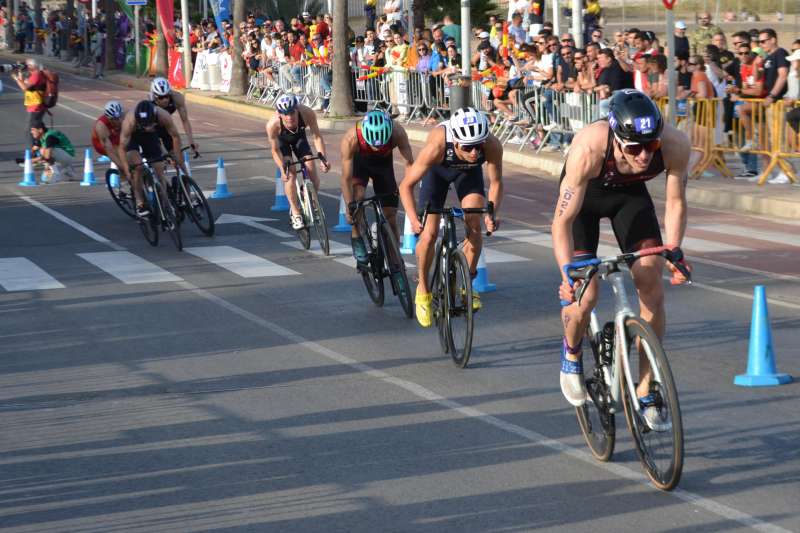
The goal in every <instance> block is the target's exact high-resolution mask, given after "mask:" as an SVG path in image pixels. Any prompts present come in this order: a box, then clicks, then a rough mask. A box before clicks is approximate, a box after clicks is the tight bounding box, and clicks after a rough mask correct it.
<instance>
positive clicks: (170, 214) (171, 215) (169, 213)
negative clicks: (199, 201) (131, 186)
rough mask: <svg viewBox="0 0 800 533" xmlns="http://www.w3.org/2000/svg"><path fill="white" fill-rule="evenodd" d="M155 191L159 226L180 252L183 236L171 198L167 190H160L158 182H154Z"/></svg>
mask: <svg viewBox="0 0 800 533" xmlns="http://www.w3.org/2000/svg"><path fill="white" fill-rule="evenodd" d="M153 181H155V180H153ZM155 191H156V194H155V198H156V202H157V203H158V212H159V213H160V218H161V228H162V229H163V231H166V232H167V233H169V236H170V238H171V239H172V242H173V244H175V248H177V249H178V251H179V252H180V251H182V250H183V238H182V237H181V224H180V222H178V217H177V214H176V210H175V205H174V204H173V203H172V200H171V199H170V197H169V196H170V195H169V192H168V191H162V190H161V184H160V183H155ZM162 194H163V196H162ZM164 199H166V201H167V203H166V205H162V204H161V201H162V200H164ZM170 223H172V227H171V228H170V227H169V226H170Z"/></svg>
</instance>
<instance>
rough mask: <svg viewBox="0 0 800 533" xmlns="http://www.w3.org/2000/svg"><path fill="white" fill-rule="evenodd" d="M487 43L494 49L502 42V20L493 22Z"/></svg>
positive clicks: (498, 47)
mask: <svg viewBox="0 0 800 533" xmlns="http://www.w3.org/2000/svg"><path fill="white" fill-rule="evenodd" d="M489 44H491V45H492V47H493V48H494V49H495V50H498V49H500V46H501V45H502V44H503V22H502V21H497V22H494V23H493V25H492V27H491V30H489Z"/></svg>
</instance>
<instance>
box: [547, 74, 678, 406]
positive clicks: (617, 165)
mask: <svg viewBox="0 0 800 533" xmlns="http://www.w3.org/2000/svg"><path fill="white" fill-rule="evenodd" d="M690 149H691V145H690V142H689V139H688V137H687V136H686V135H685V134H683V133H682V132H680V131H679V130H677V129H675V128H674V127H672V126H670V125H668V124H664V121H663V118H662V116H661V113H660V111H659V109H658V107H657V106H656V105H655V104H654V103H653V101H652V100H651V99H650V98H648V97H647V96H646V95H645V94H644V93H641V92H639V91H636V90H634V89H623V90H620V91H617V92H615V93H614V95H613V96H612V97H611V105H610V112H609V115H608V118H607V119H603V120H599V121H597V122H595V123H593V124H590V125H589V126H587V127H586V128H584V129H582V130H581V131H580V132H578V134H577V135H576V136H575V140H574V141H573V142H572V148H570V151H569V155H568V157H567V161H566V163H565V164H564V169H563V170H562V172H561V185H560V193H559V198H558V202H557V204H556V208H555V214H554V218H553V225H552V234H553V252H554V254H555V257H556V261H557V262H558V266H559V270H560V271H561V277H562V282H561V285H560V287H559V289H558V294H559V297H560V299H561V300H562V301H564V302H572V303H571V304H570V305H566V306H564V307H563V308H562V311H561V319H562V322H563V324H564V341H563V343H562V349H561V373H560V381H561V391H562V393H563V394H564V397H565V398H566V399H567V401H568V402H569V403H570V404H572V405H575V406H581V405H583V404H584V402H585V401H586V389H585V386H584V380H583V365H582V358H581V356H582V351H581V343H582V342H581V341H582V339H583V335H584V333H585V331H586V327H587V324H588V322H589V319H590V316H591V311H592V309H593V308H594V306H595V305H596V304H597V297H598V291H597V280H596V279H595V280H592V281H591V282H590V284H589V287H587V289H586V292H585V293H584V296H583V299H582V300H581V305H580V306H578V304H577V303H575V301H574V300H575V296H574V295H575V290H576V289H577V287H578V286H579V284H580V283H579V282H576V284H575V286H573V287H571V286H570V284H569V281H568V279H567V277H566V274H565V273H564V272H563V266H564V265H566V264H568V263H570V262H572V261H580V260H585V259H590V258H593V257H596V254H597V246H598V242H599V239H600V219H602V218H608V219H610V220H611V225H612V228H613V230H614V235H615V237H616V239H617V243H618V244H619V247H620V249H621V250H622V251H623V252H625V253H628V252H635V251H638V250H641V249H643V248H649V247H653V246H660V245H662V244H663V241H662V239H661V229H660V227H659V223H658V217H657V216H656V211H655V207H654V206H653V200H652V199H651V198H650V194H649V192H648V190H647V186H646V185H645V182H646V181H648V180H651V179H653V178H655V177H656V176H659V175H661V174H662V173H665V174H666V180H665V187H666V203H665V214H664V230H665V232H666V237H667V238H666V241H667V243H669V244H670V245H671V246H673V247H679V246H680V245H681V242H682V241H683V237H684V232H685V230H686V181H687V169H688V164H689V154H690ZM664 262H665V261H664V259H663V258H662V257H660V256H648V257H642V258H640V259H637V260H636V261H635V262H633V264H631V265H630V269H631V274H632V275H633V281H634V283H635V285H636V291H637V293H638V295H639V314H640V315H641V317H642V318H643V319H644V320H646V321H647V322H648V323H649V324H650V325H651V326H652V327H653V329H654V330H655V332H656V334H657V335H658V336H659V337H663V335H664V330H665V315H664V288H663V286H662V279H661V276H662V271H663V269H664ZM668 265H669V267H670V270H671V271H672V275H673V283H682V282H685V281H686V278H685V277H684V276H683V275H682V274H681V273H680V272H679V271H678V270H677V269H676V268H675V266H673V265H672V264H671V263H668ZM649 387H650V367H649V364H648V362H647V359H646V358H643V359H642V360H641V362H640V367H639V384H638V385H637V395H638V396H639V402H640V404H641V406H642V407H643V408H645V417H646V418H648V420H649V417H650V416H657V415H658V411H657V410H656V409H655V408H654V407H653V405H654V404H653V402H654V397H653V395H651V394H650V389H649ZM650 407H652V408H650Z"/></svg>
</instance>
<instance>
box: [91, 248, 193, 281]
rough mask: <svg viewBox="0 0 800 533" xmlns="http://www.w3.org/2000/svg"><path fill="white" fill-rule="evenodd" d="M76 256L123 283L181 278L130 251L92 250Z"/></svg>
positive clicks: (178, 279)
mask: <svg viewBox="0 0 800 533" xmlns="http://www.w3.org/2000/svg"><path fill="white" fill-rule="evenodd" d="M78 257H80V258H81V259H84V260H85V261H88V262H89V263H91V264H93V265H94V266H96V267H97V268H99V269H101V270H104V271H106V272H108V273H109V274H111V275H112V276H114V277H115V278H117V279H118V280H120V281H121V282H122V283H124V284H125V285H137V284H139V283H164V282H167V281H180V280H181V278H180V277H178V276H176V275H175V274H172V273H171V272H167V271H166V270H164V269H163V268H161V267H159V266H156V265H154V264H153V263H151V262H150V261H147V260H145V259H142V258H141V257H139V256H138V255H134V254H132V253H130V252H94V253H85V254H78Z"/></svg>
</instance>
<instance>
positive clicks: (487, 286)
mask: <svg viewBox="0 0 800 533" xmlns="http://www.w3.org/2000/svg"><path fill="white" fill-rule="evenodd" d="M472 290H474V291H478V292H494V291H496V290H497V285H495V284H494V283H490V282H489V270H488V269H487V268H486V256H485V253H484V251H483V250H481V255H480V257H478V272H477V275H476V276H475V279H473V280H472Z"/></svg>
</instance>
